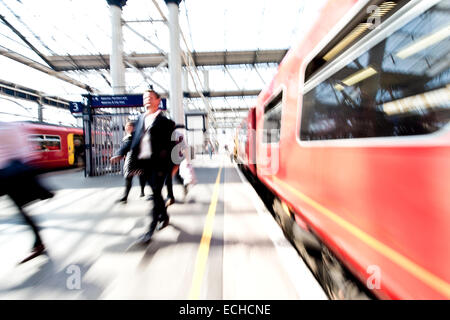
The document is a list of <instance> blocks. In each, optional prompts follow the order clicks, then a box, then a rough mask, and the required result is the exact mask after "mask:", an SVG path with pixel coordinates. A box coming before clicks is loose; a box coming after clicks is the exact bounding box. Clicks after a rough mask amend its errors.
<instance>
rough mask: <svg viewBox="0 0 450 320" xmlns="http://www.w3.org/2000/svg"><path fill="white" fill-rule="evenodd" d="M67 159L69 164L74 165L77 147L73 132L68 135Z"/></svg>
mask: <svg viewBox="0 0 450 320" xmlns="http://www.w3.org/2000/svg"><path fill="white" fill-rule="evenodd" d="M67 160H68V162H69V165H70V166H71V165H73V164H74V162H75V148H74V143H73V133H69V134H68V135H67Z"/></svg>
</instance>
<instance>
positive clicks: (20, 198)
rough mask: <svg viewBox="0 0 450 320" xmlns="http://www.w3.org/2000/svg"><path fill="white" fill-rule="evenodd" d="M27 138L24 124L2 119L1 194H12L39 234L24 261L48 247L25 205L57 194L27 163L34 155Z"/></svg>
mask: <svg viewBox="0 0 450 320" xmlns="http://www.w3.org/2000/svg"><path fill="white" fill-rule="evenodd" d="M27 138H28V137H27V134H26V132H25V130H24V129H23V127H22V126H21V125H20V124H11V123H4V122H0V196H3V195H8V196H9V197H10V198H11V199H12V201H13V202H14V204H15V205H16V206H17V208H18V209H19V213H20V214H21V215H22V217H23V219H24V220H25V222H26V223H27V224H28V225H29V226H30V228H31V229H32V230H33V233H34V237H35V241H34V245H33V248H32V250H31V253H30V255H29V256H28V257H26V258H25V259H24V260H22V261H21V263H23V262H26V261H28V260H31V259H33V258H35V257H37V256H38V255H40V254H42V253H44V251H45V246H44V244H43V242H42V239H41V236H40V234H39V230H38V227H37V226H36V224H35V223H34V221H33V220H32V219H31V217H30V216H28V214H27V213H26V212H25V211H24V210H23V207H24V206H25V205H26V204H28V203H30V202H32V201H34V200H38V199H41V200H44V199H48V198H51V197H53V193H51V192H50V191H48V190H47V189H46V188H44V187H43V186H42V185H41V183H40V182H39V180H38V179H37V176H36V172H35V170H34V169H33V168H32V167H31V166H29V165H28V164H27V162H28V161H29V160H31V157H32V155H31V148H30V146H29V145H28V140H27Z"/></svg>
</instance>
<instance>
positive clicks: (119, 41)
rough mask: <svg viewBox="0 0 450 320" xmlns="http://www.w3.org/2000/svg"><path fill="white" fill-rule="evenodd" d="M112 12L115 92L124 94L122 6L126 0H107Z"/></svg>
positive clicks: (111, 64) (112, 73)
mask: <svg viewBox="0 0 450 320" xmlns="http://www.w3.org/2000/svg"><path fill="white" fill-rule="evenodd" d="M106 1H107V2H108V4H109V9H110V13H111V27H112V29H111V30H112V32H111V35H112V48H111V56H110V60H109V64H110V72H111V79H112V89H113V94H124V93H126V90H125V67H124V64H123V36H122V7H123V6H124V5H125V4H126V2H127V1H126V0H106Z"/></svg>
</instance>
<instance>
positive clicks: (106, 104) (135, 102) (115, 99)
mask: <svg viewBox="0 0 450 320" xmlns="http://www.w3.org/2000/svg"><path fill="white" fill-rule="evenodd" d="M142 105H143V100H142V94H126V95H115V96H92V103H91V107H93V108H121V107H141V106H142Z"/></svg>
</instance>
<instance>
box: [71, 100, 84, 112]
mask: <svg viewBox="0 0 450 320" xmlns="http://www.w3.org/2000/svg"><path fill="white" fill-rule="evenodd" d="M69 110H70V112H71V113H80V112H83V104H82V103H81V102H70V103H69Z"/></svg>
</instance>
